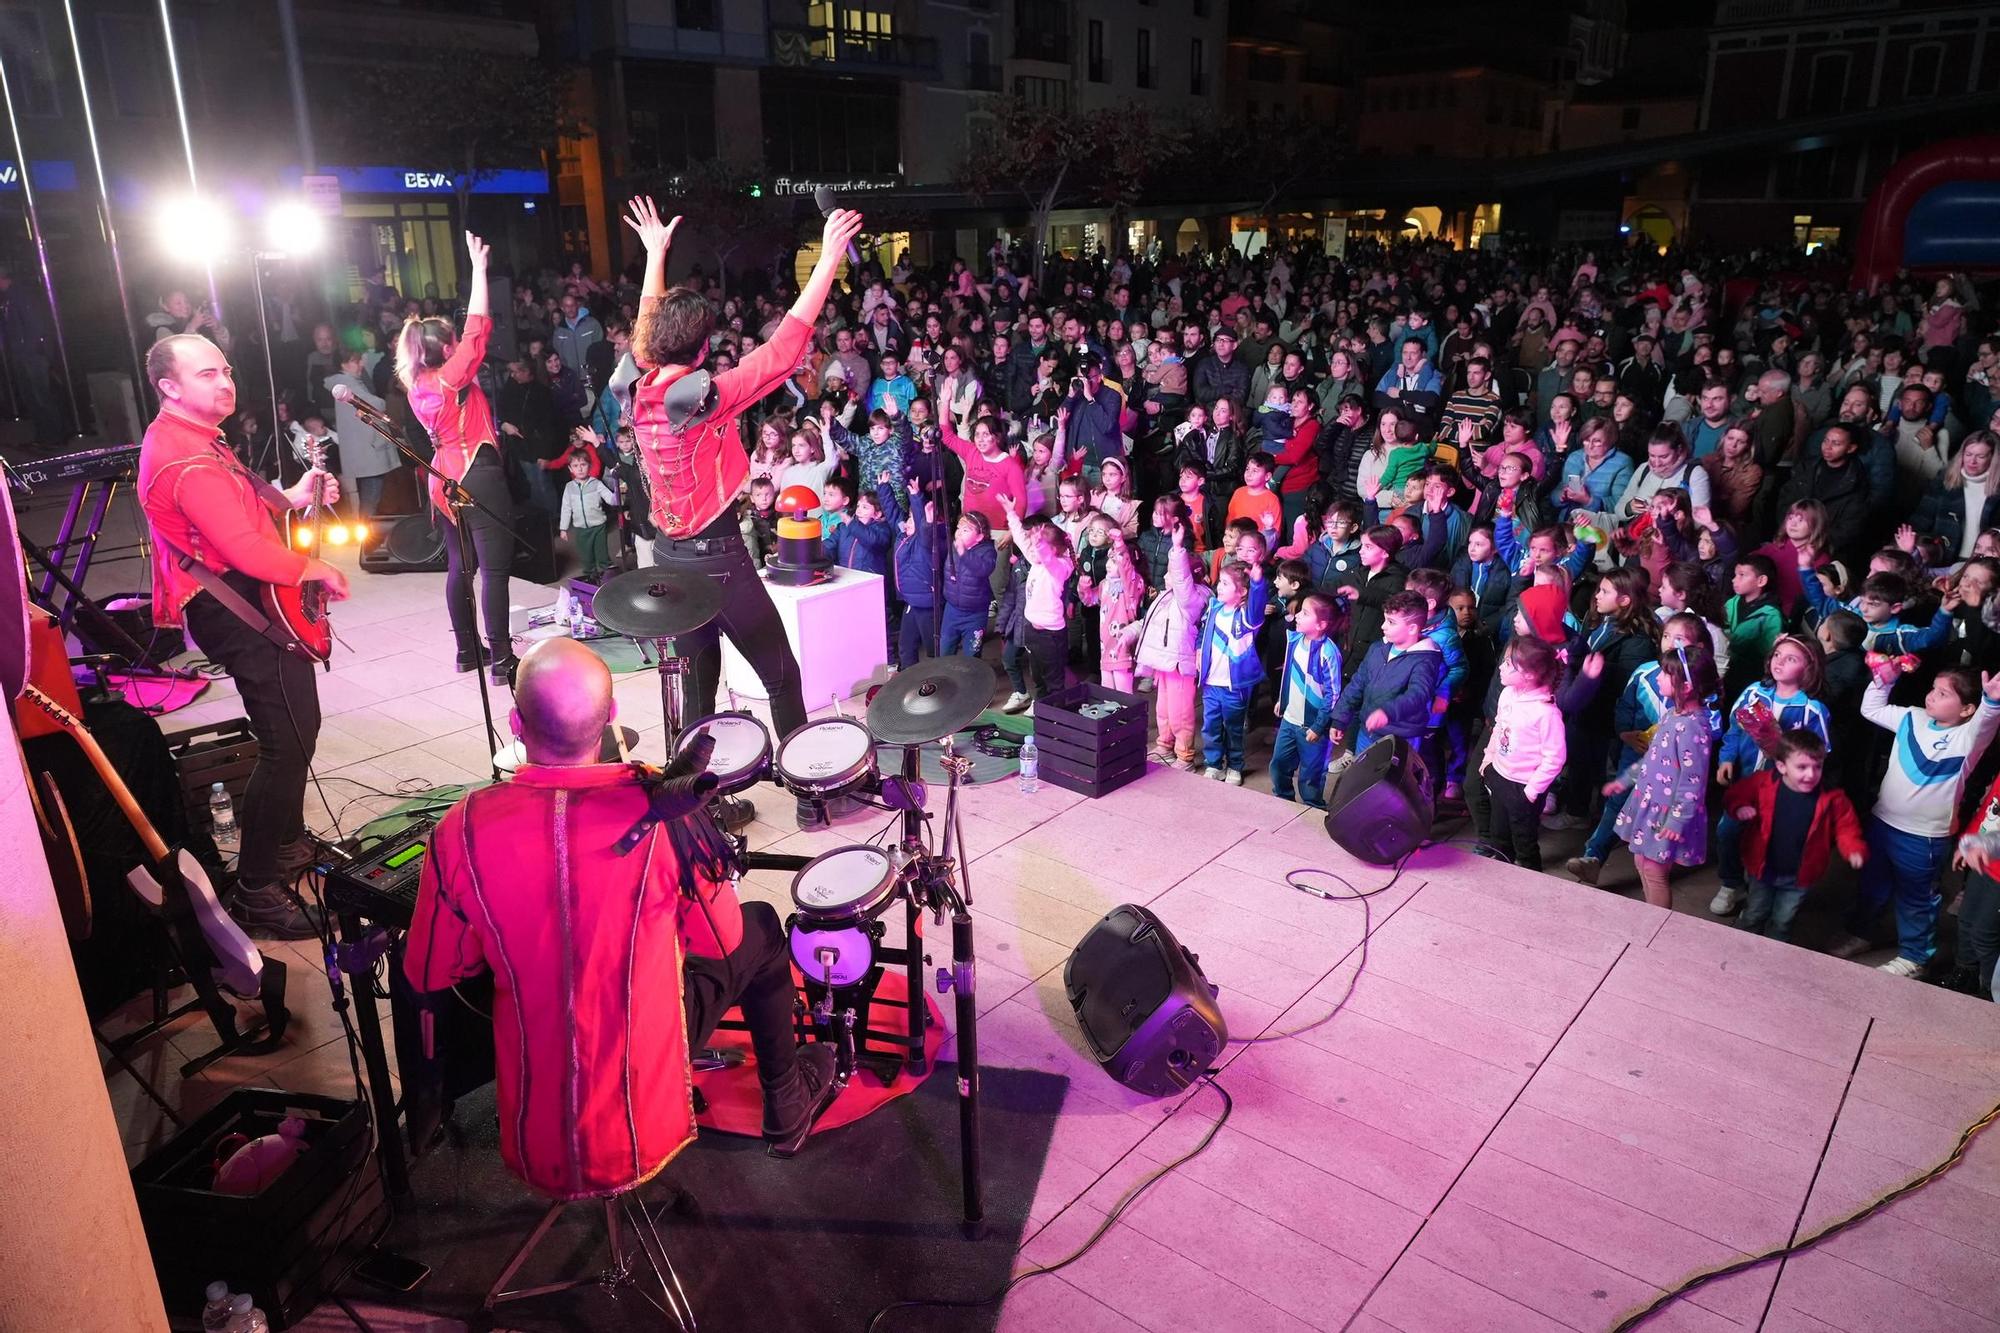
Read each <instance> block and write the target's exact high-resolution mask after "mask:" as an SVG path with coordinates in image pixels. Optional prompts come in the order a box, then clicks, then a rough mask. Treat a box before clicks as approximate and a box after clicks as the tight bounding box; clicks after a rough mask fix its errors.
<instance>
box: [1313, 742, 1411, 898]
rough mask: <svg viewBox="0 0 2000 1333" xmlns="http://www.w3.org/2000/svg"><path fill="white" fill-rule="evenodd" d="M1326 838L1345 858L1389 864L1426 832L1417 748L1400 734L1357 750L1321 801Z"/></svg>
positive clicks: (1407, 851)
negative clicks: (1359, 751)
mask: <svg viewBox="0 0 2000 1333" xmlns="http://www.w3.org/2000/svg"><path fill="white" fill-rule="evenodd" d="M1326 832H1327V836H1328V837H1330V838H1332V839H1333V840H1334V841H1335V842H1337V843H1339V844H1340V846H1341V849H1342V850H1343V851H1345V852H1347V853H1348V854H1349V855H1350V856H1357V857H1359V858H1361V859H1362V860H1363V861H1367V862H1369V863H1370V864H1373V865H1378V866H1387V865H1394V864H1396V862H1398V861H1400V860H1402V859H1403V858H1404V857H1406V856H1408V855H1409V854H1410V853H1411V852H1413V851H1415V850H1416V849H1417V848H1418V847H1419V846H1421V845H1422V844H1423V841H1424V839H1425V838H1428V837H1429V836H1430V833H1431V795H1430V776H1429V774H1428V772H1427V771H1426V770H1425V767H1424V761H1423V757H1422V756H1421V755H1419V754H1418V753H1417V751H1416V747H1415V746H1413V745H1411V744H1410V743H1409V742H1408V741H1406V740H1404V739H1403V738H1402V737H1400V736H1391V737H1390V738H1389V739H1387V740H1382V741H1377V742H1376V743H1375V744H1373V745H1371V746H1369V747H1368V748H1367V749H1366V750H1364V751H1362V753H1361V757H1360V758H1358V759H1356V760H1355V761H1354V762H1353V763H1352V764H1349V765H1348V766H1347V769H1346V771H1345V772H1343V773H1342V774H1341V775H1340V778H1339V780H1338V781H1336V782H1335V783H1334V786H1333V791H1332V793H1331V794H1329V795H1328V797H1327V801H1326Z"/></svg>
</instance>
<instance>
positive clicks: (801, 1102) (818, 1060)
mask: <svg viewBox="0 0 2000 1333" xmlns="http://www.w3.org/2000/svg"><path fill="white" fill-rule="evenodd" d="M799 1083H800V1085H801V1090H800V1093H799V1096H798V1097H797V1099H796V1101H797V1104H798V1106H799V1110H798V1111H797V1112H796V1113H795V1115H794V1117H793V1119H792V1121H791V1123H790V1124H787V1125H783V1126H781V1127H779V1128H776V1129H774V1128H772V1126H771V1113H770V1112H769V1111H768V1110H767V1111H766V1112H765V1113H764V1142H765V1144H766V1145H768V1146H767V1147H766V1149H765V1151H767V1152H768V1153H770V1154H771V1156H773V1157H796V1156H797V1155H798V1151H799V1149H801V1148H803V1147H805V1146H806V1136H807V1135H809V1134H811V1133H812V1128H813V1126H814V1125H815V1124H817V1123H818V1122H819V1118H820V1117H821V1116H823V1115H825V1114H826V1111H827V1108H828V1107H830V1106H832V1105H833V1102H834V1099H835V1098H836V1097H838V1096H840V1090H841V1089H842V1088H843V1087H845V1086H846V1084H845V1083H844V1082H843V1081H842V1080H841V1079H837V1078H835V1077H834V1051H833V1046H832V1045H831V1044H830V1043H828V1042H822V1041H815V1042H809V1043H807V1044H806V1045H804V1046H801V1047H799Z"/></svg>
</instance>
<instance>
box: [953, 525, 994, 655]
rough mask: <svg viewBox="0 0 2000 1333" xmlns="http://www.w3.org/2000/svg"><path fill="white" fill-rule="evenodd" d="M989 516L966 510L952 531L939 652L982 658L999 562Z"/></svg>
mask: <svg viewBox="0 0 2000 1333" xmlns="http://www.w3.org/2000/svg"><path fill="white" fill-rule="evenodd" d="M999 558H1000V553H999V550H998V549H997V548H996V547H995V546H994V545H993V538H992V529H991V527H990V526H989V525H988V523H987V522H986V515H984V514H981V513H978V512H976V511H974V510H970V509H968V510H966V511H965V512H964V513H963V514H960V515H959V516H958V526H957V527H956V528H954V529H953V530H952V535H951V551H950V553H949V554H947V555H946V556H945V566H944V637H943V640H942V641H941V642H940V643H939V644H938V652H939V653H940V654H941V655H943V656H945V657H949V656H951V655H952V654H953V653H964V654H966V655H967V656H969V657H977V656H979V644H980V640H981V638H982V637H983V636H984V635H985V633H986V613H987V611H988V610H989V609H990V608H991V607H992V605H993V567H994V565H995V563H996V562H997V561H998V560H999Z"/></svg>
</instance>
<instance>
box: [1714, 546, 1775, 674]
mask: <svg viewBox="0 0 2000 1333" xmlns="http://www.w3.org/2000/svg"><path fill="white" fill-rule="evenodd" d="M1777 578H1778V567H1777V566H1776V565H1774V564H1772V563H1771V561H1770V558H1769V557H1768V556H1761V555H1758V554H1757V553H1755V552H1754V551H1753V552H1751V553H1750V554H1749V555H1745V556H1738V557H1737V559H1736V571H1735V574H1734V576H1733V578H1732V580H1731V582H1730V585H1729V586H1730V592H1731V596H1730V598H1729V600H1728V601H1727V602H1725V603H1723V606H1722V629H1723V632H1724V633H1725V634H1727V635H1728V636H1729V661H1730V665H1731V668H1732V669H1731V671H1730V673H1729V675H1728V676H1727V677H1726V678H1725V684H1724V691H1723V692H1724V693H1725V694H1727V695H1728V696H1729V697H1731V698H1734V697H1736V695H1738V694H1740V693H1742V691H1743V690H1744V688H1745V687H1747V686H1748V685H1749V684H1750V682H1751V681H1752V680H1753V679H1755V677H1754V676H1753V674H1752V673H1753V672H1755V671H1756V669H1757V665H1758V664H1759V663H1761V662H1762V661H1764V659H1765V658H1767V657H1769V656H1770V655H1771V645H1772V644H1774V643H1776V642H1777V641H1778V636H1779V635H1780V634H1782V633H1784V631H1785V617H1784V613H1783V612H1781V611H1780V610H1779V609H1778V604H1777V603H1776V602H1775V601H1773V600H1772V599H1771V589H1772V587H1773V586H1774V585H1775V584H1776V582H1777Z"/></svg>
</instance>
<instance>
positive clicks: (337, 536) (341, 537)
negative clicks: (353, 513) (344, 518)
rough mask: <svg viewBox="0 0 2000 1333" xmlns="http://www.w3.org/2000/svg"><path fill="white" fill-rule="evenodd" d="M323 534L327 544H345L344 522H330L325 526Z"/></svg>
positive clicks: (345, 526) (345, 528)
mask: <svg viewBox="0 0 2000 1333" xmlns="http://www.w3.org/2000/svg"><path fill="white" fill-rule="evenodd" d="M325 536H326V544H327V545H328V546H345V545H347V525H346V524H345V523H334V524H331V525H329V526H328V527H327V530H326V533H325Z"/></svg>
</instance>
